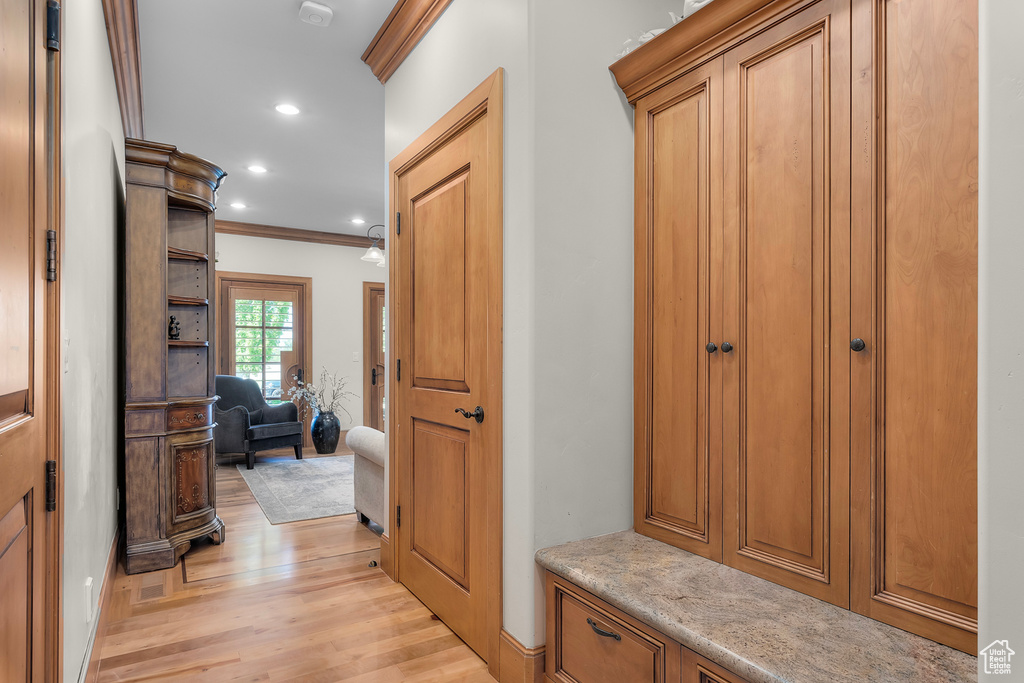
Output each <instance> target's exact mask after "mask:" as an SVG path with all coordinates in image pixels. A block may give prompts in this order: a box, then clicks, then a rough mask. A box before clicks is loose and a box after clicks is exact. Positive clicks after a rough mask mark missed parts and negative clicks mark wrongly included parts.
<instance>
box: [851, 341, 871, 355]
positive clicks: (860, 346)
mask: <svg viewBox="0 0 1024 683" xmlns="http://www.w3.org/2000/svg"><path fill="white" fill-rule="evenodd" d="M867 347H868V345H867V344H865V343H864V340H863V339H861V338H860V337H857V338H856V339H854V340H853V341H852V342H850V348H851V349H853V350H854V351H856V352H857V353H860V352H861V351H863V350H864V349H866V348H867Z"/></svg>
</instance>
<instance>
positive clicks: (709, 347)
mask: <svg viewBox="0 0 1024 683" xmlns="http://www.w3.org/2000/svg"><path fill="white" fill-rule="evenodd" d="M704 348H705V349H707V351H708V353H714V352H715V351H717V350H718V347H717V346H715V342H708V345H707V346H705V347H704Z"/></svg>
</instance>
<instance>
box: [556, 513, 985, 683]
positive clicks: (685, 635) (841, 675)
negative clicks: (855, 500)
mask: <svg viewBox="0 0 1024 683" xmlns="http://www.w3.org/2000/svg"><path fill="white" fill-rule="evenodd" d="M536 559H537V562H538V564H540V566H541V567H543V568H544V569H545V570H547V640H548V646H547V655H546V659H547V664H546V667H547V680H548V681H549V682H550V683H565V682H570V681H571V682H574V683H575V682H578V683H600V682H602V681H623V682H629V683H640V682H647V681H651V682H652V683H680V682H682V683H784V682H785V683H821V682H824V681H828V682H830V683H839V682H841V681H850V682H851V683H852V682H854V681H856V682H857V683H863V682H865V681H886V682H893V681H915V682H923V681H944V682H949V683H953V682H959V681H976V680H977V658H975V657H972V656H970V655H968V654H965V653H963V652H960V651H958V650H954V649H952V648H949V647H946V646H944V645H939V644H938V643H934V642H932V641H930V640H927V639H925V638H922V637H920V636H916V635H913V634H911V633H907V632H906V631H901V630H899V629H896V628H893V627H891V626H888V625H886V624H882V623H880V622H877V621H874V620H872V619H868V618H867V617H863V616H861V615H859V614H855V613H853V612H850V611H848V610H845V609H842V608H840V607H836V606H834V605H831V604H828V603H826V602H822V601H821V600H817V599H815V598H812V597H809V596H806V595H803V594H801V593H797V592H796V591H793V590H790V589H788V588H784V587H782V586H778V585H775V584H773V583H770V582H768V581H765V580H763V579H760V578H757V577H755V576H751V575H749V574H745V573H743V572H741V571H738V570H736V569H732V568H730V567H727V566H724V565H722V564H719V563H717V562H712V561H710V560H706V559H704V558H701V557H698V556H697V555H693V554H692V553H688V552H686V551H684V550H679V549H677V548H674V547H672V546H669V545H667V544H664V543H661V542H659V541H655V540H653V539H650V538H647V537H646V536H641V535H639V534H637V533H635V532H633V531H623V532H619V533H614V534H609V535H606V536H599V537H596V538H590V539H585V540H582V541H575V542H572V543H566V544H564V545H559V546H554V547H551V548H545V549H543V550H540V551H538V553H537V556H536Z"/></svg>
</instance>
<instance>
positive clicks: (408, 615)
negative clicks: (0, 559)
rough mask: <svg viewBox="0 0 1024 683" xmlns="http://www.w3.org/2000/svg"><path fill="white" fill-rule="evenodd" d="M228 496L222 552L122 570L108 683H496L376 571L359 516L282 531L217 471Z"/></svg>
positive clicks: (106, 661)
mask: <svg viewBox="0 0 1024 683" xmlns="http://www.w3.org/2000/svg"><path fill="white" fill-rule="evenodd" d="M286 457H288V456H286V455H282V456H280V458H277V457H275V458H273V459H275V460H276V459H284V458H286ZM264 459H266V458H264ZM257 466H258V465H257ZM217 491H218V505H217V510H218V512H219V514H220V515H221V518H222V519H223V520H224V523H225V525H226V529H227V534H226V535H227V538H226V541H225V543H224V544H223V545H221V546H214V545H212V544H210V543H209V542H205V541H204V542H202V543H201V544H198V545H197V546H195V547H193V549H192V550H191V551H189V552H188V553H187V554H186V555H185V557H184V558H183V559H182V561H181V562H180V563H179V564H178V566H176V567H174V568H173V569H168V570H164V571H159V572H152V573H148V574H137V575H134V576H127V575H125V574H124V571H123V569H122V568H121V567H120V566H119V567H118V570H117V575H116V578H115V580H114V584H113V590H112V594H111V597H110V600H109V604H107V605H104V606H103V609H104V610H106V611H108V612H109V613H108V614H103V615H101V619H102V623H101V627H100V628H101V630H100V633H99V635H98V636H97V643H96V646H95V647H94V661H93V667H95V666H96V665H97V662H96V661H95V660H96V659H97V658H98V659H99V661H98V666H99V678H98V680H99V681H111V682H112V681H176V680H188V681H190V682H191V683H228V682H229V681H274V682H283V681H294V682H298V681H303V682H310V683H313V682H320V681H323V682H328V681H342V680H344V681H373V682H374V683H390V682H392V681H465V682H467V683H469V682H475V681H481V682H485V681H492V680H493V679H492V678H491V677H490V676H489V675H488V673H487V667H486V665H485V664H484V662H483V661H482V660H481V659H480V658H479V657H477V656H476V655H475V654H474V653H473V652H472V650H470V649H469V648H468V647H467V646H466V645H465V644H463V643H462V641H461V640H459V639H458V638H457V637H456V636H455V635H454V634H453V633H452V632H451V631H450V630H449V629H448V628H447V627H446V626H445V625H444V624H443V623H441V622H440V621H439V620H438V619H437V617H435V616H434V615H432V614H431V613H430V612H429V611H428V610H427V609H426V608H425V607H424V606H423V605H422V604H421V603H420V602H419V600H417V599H416V598H415V597H414V596H413V595H412V594H411V593H410V592H409V591H408V590H406V588H405V587H404V586H402V585H400V584H396V583H393V582H392V581H391V580H390V579H388V578H387V576H385V575H384V573H383V572H382V571H381V570H380V569H379V568H376V567H374V568H370V567H368V564H369V563H370V561H371V560H377V559H378V558H379V555H380V551H379V541H378V540H377V537H376V536H375V535H374V534H373V533H372V532H370V531H368V530H367V529H366V528H365V527H364V526H362V525H361V524H359V523H358V522H356V519H355V515H345V516H342V517H332V518H326V519H318V520H309V521H304V522H293V523H290V524H284V525H278V526H272V525H271V524H270V523H269V522H268V521H267V519H266V517H265V516H264V515H263V512H262V510H260V508H259V505H258V504H257V503H256V501H255V499H254V498H253V497H252V494H251V493H250V492H249V489H248V487H247V486H246V485H245V482H244V481H243V480H242V477H241V476H240V475H239V474H238V471H237V470H236V469H235V467H234V464H221V465H220V466H219V467H218V469H217Z"/></svg>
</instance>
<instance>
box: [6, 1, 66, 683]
mask: <svg viewBox="0 0 1024 683" xmlns="http://www.w3.org/2000/svg"><path fill="white" fill-rule="evenodd" d="M45 6H46V3H45V2H26V1H25V0H0V245H2V248H0V606H2V609H0V680H3V681H5V682H6V681H11V682H12V683H15V682H17V681H22V682H27V681H42V680H43V677H44V674H45V668H46V667H45V666H44V656H45V647H46V638H45V626H46V620H47V619H48V618H54V617H53V616H51V615H56V614H57V613H58V612H57V609H56V606H49V605H46V604H45V603H46V595H45V588H46V584H47V581H46V578H47V567H48V565H52V564H54V562H53V559H55V558H49V557H47V553H46V550H45V549H46V548H47V547H51V546H49V545H48V543H49V542H53V541H54V540H55V539H53V538H52V537H49V536H48V535H47V527H48V525H49V524H50V523H51V522H52V524H53V529H54V533H56V528H57V527H56V520H55V519H53V520H48V519H47V515H48V513H47V512H46V508H45V501H46V495H45V472H46V465H45V462H46V459H47V441H46V427H47V425H48V423H49V422H50V421H51V420H50V415H49V414H48V412H47V408H48V406H49V405H51V404H52V401H51V399H50V389H49V385H48V383H47V379H48V378H47V376H46V375H45V371H46V363H45V359H46V358H47V355H46V354H45V351H46V348H47V347H46V344H45V342H46V341H47V338H45V337H47V336H48V337H49V341H50V343H53V341H52V340H53V339H55V338H56V330H54V331H53V332H52V333H51V334H50V335H46V334H45V332H46V330H45V328H44V323H45V315H46V314H47V313H48V312H49V311H48V310H47V306H46V302H47V297H48V296H49V294H50V293H51V289H50V288H51V287H53V286H52V285H49V284H48V283H47V281H46V264H45V253H46V230H47V228H48V227H49V225H48V224H47V211H48V207H47V203H48V200H49V187H48V186H47V182H46V179H47V172H48V168H47V163H46V158H47V152H48V148H49V146H50V136H49V134H48V131H47V129H46V119H45V112H46V105H47V97H48V92H47V89H46V87H47V82H46V78H45V73H46V53H45V51H44V50H43V48H42V44H43V43H42V34H43V30H44V29H43V17H44V16H45ZM58 68H59V67H58ZM50 427H51V428H52V425H50ZM54 571H56V569H55V567H54ZM44 610H45V611H44ZM54 626H57V624H56V623H54ZM53 663H54V664H56V663H57V660H56V659H54V660H53Z"/></svg>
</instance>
